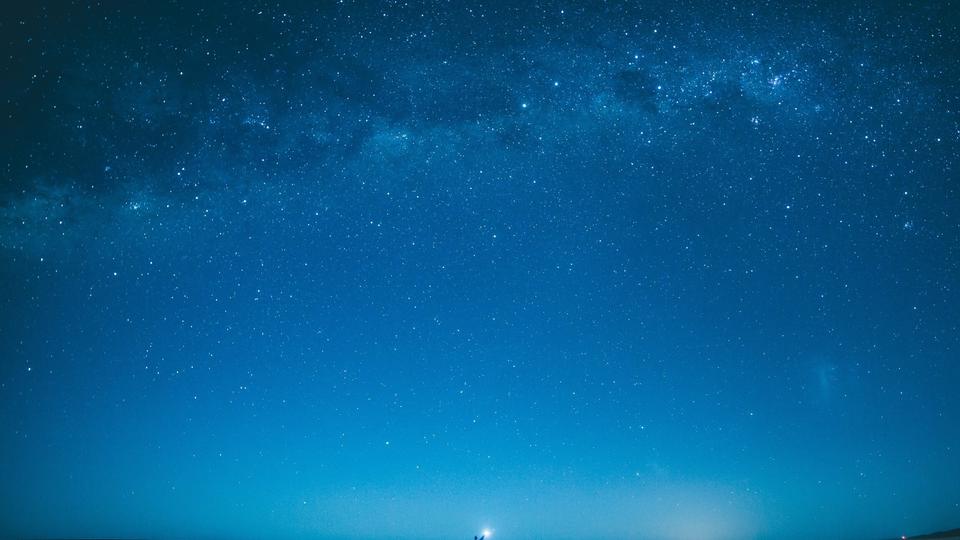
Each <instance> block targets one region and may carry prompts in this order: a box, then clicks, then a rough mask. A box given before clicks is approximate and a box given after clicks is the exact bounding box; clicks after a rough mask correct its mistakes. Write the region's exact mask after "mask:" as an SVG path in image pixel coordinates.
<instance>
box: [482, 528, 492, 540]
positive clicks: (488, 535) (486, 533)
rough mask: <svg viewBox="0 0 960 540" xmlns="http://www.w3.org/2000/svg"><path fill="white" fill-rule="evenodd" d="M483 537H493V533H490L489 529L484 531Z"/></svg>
mask: <svg viewBox="0 0 960 540" xmlns="http://www.w3.org/2000/svg"><path fill="white" fill-rule="evenodd" d="M483 536H485V537H487V538H490V537H491V536H493V531H491V530H490V529H484V530H483Z"/></svg>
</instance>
